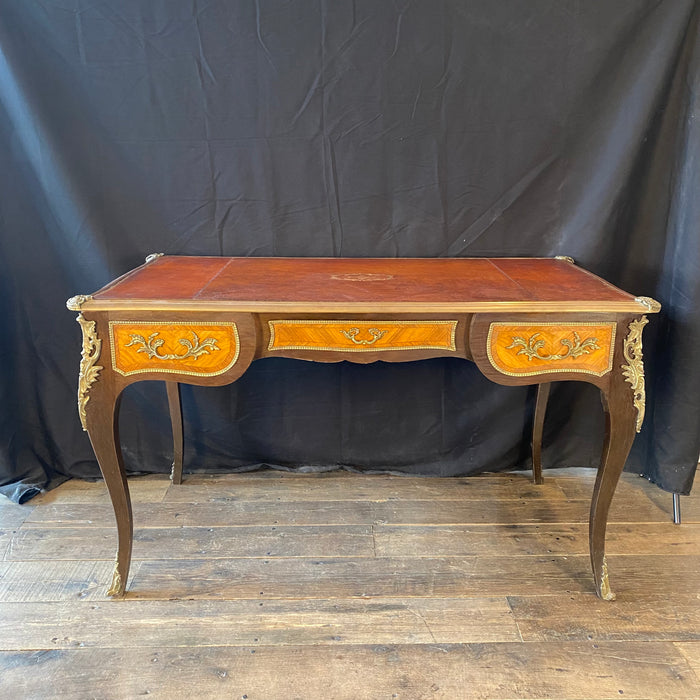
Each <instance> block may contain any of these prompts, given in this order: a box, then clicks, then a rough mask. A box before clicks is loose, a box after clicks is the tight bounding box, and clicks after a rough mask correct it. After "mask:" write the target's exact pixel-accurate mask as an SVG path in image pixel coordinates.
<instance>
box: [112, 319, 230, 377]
mask: <svg viewBox="0 0 700 700" xmlns="http://www.w3.org/2000/svg"><path fill="white" fill-rule="evenodd" d="M109 336H110V345H111V348H112V368H113V369H114V370H115V372H118V373H119V374H122V375H124V376H128V375H131V374H143V373H146V372H167V373H169V374H183V375H189V376H200V377H212V376H215V375H217V374H223V373H224V372H226V371H227V370H228V369H230V368H231V367H233V365H234V364H235V363H236V360H238V355H239V351H240V343H239V339H238V329H237V328H236V324H235V323H178V322H172V323H171V322H168V321H144V322H138V321H110V324H109Z"/></svg>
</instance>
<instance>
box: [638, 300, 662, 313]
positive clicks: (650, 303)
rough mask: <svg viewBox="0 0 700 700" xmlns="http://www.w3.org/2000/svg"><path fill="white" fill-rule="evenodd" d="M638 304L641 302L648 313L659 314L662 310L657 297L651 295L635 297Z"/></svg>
mask: <svg viewBox="0 0 700 700" xmlns="http://www.w3.org/2000/svg"><path fill="white" fill-rule="evenodd" d="M634 300H635V301H636V302H637V303H638V304H641V305H642V306H643V307H644V308H645V309H646V310H647V312H648V313H650V314H658V313H659V311H661V304H659V302H658V301H656V299H652V298H651V297H635V299H634Z"/></svg>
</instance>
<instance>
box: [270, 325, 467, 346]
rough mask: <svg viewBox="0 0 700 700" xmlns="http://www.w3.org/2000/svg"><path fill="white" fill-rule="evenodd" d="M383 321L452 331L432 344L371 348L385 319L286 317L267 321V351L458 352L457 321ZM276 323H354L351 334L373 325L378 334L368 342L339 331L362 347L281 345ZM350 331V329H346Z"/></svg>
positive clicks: (373, 329) (372, 329) (377, 338)
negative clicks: (445, 337)
mask: <svg viewBox="0 0 700 700" xmlns="http://www.w3.org/2000/svg"><path fill="white" fill-rule="evenodd" d="M384 322H385V323H387V324H391V325H392V326H421V325H425V326H450V334H449V343H433V344H423V345H384V346H379V347H368V346H370V345H371V344H372V343H374V342H375V341H376V340H379V338H381V337H382V336H383V335H384V332H382V330H381V329H379V328H376V326H381V324H382V320H374V321H372V320H370V321H367V320H361V321H355V320H351V319H325V320H324V319H284V320H275V321H268V322H267V325H268V327H269V329H270V340H269V342H268V345H267V349H268V350H272V351H283V350H317V351H321V352H387V351H389V350H449V351H451V352H454V351H456V349H457V346H456V342H455V338H456V335H457V324H458V323H459V322H458V321H442V320H435V321H434V320H431V319H424V320H423V319H422V320H416V321H394V320H391V319H384ZM275 324H285V325H305V326H306V325H314V326H316V325H320V326H338V325H343V326H352V327H351V328H350V329H349V331H348V332H349V333H350V334H353V335H356V334H354V333H353V332H354V331H355V330H358V332H359V328H360V327H367V326H369V325H371V326H372V328H371V329H368V332H370V333H371V335H372V336H374V335H375V334H374V333H372V331H374V332H375V333H378V334H379V335H377V336H376V337H375V338H374V339H373V340H368V341H366V342H362V341H358V340H354V338H351V337H350V335H348V334H347V333H346V331H345V330H341V331H340V332H341V333H342V334H343V335H345V337H346V338H348V339H349V340H352V341H353V342H354V343H355V344H356V345H360V346H361V347H344V346H341V345H336V346H316V345H282V346H275V341H276V338H275ZM346 330H347V329H346Z"/></svg>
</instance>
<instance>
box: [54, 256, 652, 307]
mask: <svg viewBox="0 0 700 700" xmlns="http://www.w3.org/2000/svg"><path fill="white" fill-rule="evenodd" d="M163 257H165V261H168V260H174V261H177V260H178V259H181V260H185V261H186V262H189V261H192V260H202V261H208V262H213V263H214V264H216V263H217V262H220V265H219V267H218V270H215V271H214V275H213V278H212V279H211V280H207V281H206V282H205V283H204V285H203V287H202V289H204V288H206V287H208V286H209V285H210V284H211V283H212V281H213V280H214V279H215V278H216V277H218V276H219V275H220V274H221V272H223V271H224V270H225V269H226V268H227V267H228V266H229V265H230V264H231V263H232V262H236V261H240V262H241V263H243V264H251V262H252V264H253V265H256V264H257V261H260V264H263V261H265V263H266V264H270V265H275V264H279V263H282V264H288V263H289V262H290V261H293V262H297V261H298V262H300V263H302V264H306V266H308V265H309V264H321V265H323V264H328V265H334V266H339V265H340V266H343V267H345V266H347V267H349V268H352V267H353V266H354V265H358V266H366V265H368V264H371V265H372V264H380V265H383V264H387V265H391V264H392V263H393V262H394V261H401V263H399V264H406V262H407V261H408V264H411V263H415V264H417V265H418V266H424V265H426V264H431V263H438V264H440V263H448V264H449V263H450V261H455V262H456V264H457V265H463V264H471V265H472V266H474V265H483V263H486V264H489V263H490V264H491V265H493V266H494V268H495V269H497V270H498V272H499V273H501V274H502V275H503V276H504V278H506V279H507V280H509V281H510V282H513V283H514V284H515V285H517V286H518V287H521V285H520V284H519V283H518V282H517V281H516V280H513V279H512V278H510V277H509V276H508V274H507V273H505V272H504V271H503V270H501V268H499V267H498V262H499V261H503V262H511V263H513V262H514V263H515V264H518V263H519V262H521V261H522V262H523V263H525V264H531V265H533V266H536V265H538V261H542V262H543V263H550V265H548V267H551V263H560V264H561V263H563V265H564V268H560V269H565V268H566V267H568V266H569V265H571V266H572V268H573V269H575V270H576V271H577V274H578V275H579V276H580V275H581V273H584V275H585V276H586V278H588V279H589V280H595V283H596V284H598V285H599V286H600V288H601V289H602V288H603V287H605V288H607V289H609V290H610V293H611V296H613V297H616V298H615V299H614V300H608V299H598V300H591V299H585V298H582V299H568V300H555V299H547V300H541V299H540V300H535V299H517V300H515V299H512V300H498V299H486V300H454V299H452V300H447V299H445V300H444V301H443V300H440V301H425V300H413V301H403V300H402V301H399V300H394V299H392V300H383V301H382V300H377V301H367V300H357V299H355V300H339V299H329V300H318V299H314V300H293V301H288V300H273V299H267V300H266V299H255V300H252V299H212V298H207V299H197V298H180V299H174V298H167V297H161V296H156V295H149V297H148V298H109V297H107V296H102V298H94V297H93V296H92V295H77V296H75V297H72V298H71V299H69V300H68V302H67V306H68V308H69V309H72V310H76V311H78V310H79V311H87V312H89V311H173V312H187V311H194V312H200V313H201V312H206V311H211V312H242V313H280V314H290V313H314V314H319V313H402V314H418V313H431V314H434V313H578V312H581V313H637V314H639V313H657V312H658V311H659V310H660V308H661V306H660V304H659V303H658V302H656V301H655V300H654V299H651V298H649V297H634V296H633V295H631V294H628V293H626V292H624V291H623V290H620V289H619V288H617V287H615V286H614V285H612V284H610V283H609V282H607V281H606V280H604V279H602V278H600V277H598V276H596V275H594V274H593V273H591V272H589V271H587V270H585V269H584V268H581V267H578V266H576V265H575V264H574V262H573V260H572V259H571V258H568V257H565V256H558V257H556V258H514V257H503V258H281V257H280V258H226V257H213V256H201V257H200V256H162V254H153V255H149V256H148V257H147V258H146V262H145V263H144V264H143V265H140V266H139V267H136V268H134V269H132V270H130V271H129V272H127V273H125V274H124V275H121V276H120V277H118V278H116V279H115V280H114V281H112V282H110V283H109V284H107V285H106V286H105V287H103V288H102V289H100V290H98V291H97V292H95V296H99V295H107V294H109V292H110V290H112V289H113V288H114V287H115V286H117V285H120V284H122V283H124V282H126V281H127V280H129V279H130V278H132V277H134V276H136V275H139V274H143V273H144V271H146V270H147V269H148V268H149V267H151V266H152V264H153V263H154V262H155V261H158V262H161V260H160V259H161V258H163ZM459 261H462V262H459ZM466 261H470V262H469V263H466ZM200 291H201V290H198V293H199V292H200ZM193 296H195V295H193Z"/></svg>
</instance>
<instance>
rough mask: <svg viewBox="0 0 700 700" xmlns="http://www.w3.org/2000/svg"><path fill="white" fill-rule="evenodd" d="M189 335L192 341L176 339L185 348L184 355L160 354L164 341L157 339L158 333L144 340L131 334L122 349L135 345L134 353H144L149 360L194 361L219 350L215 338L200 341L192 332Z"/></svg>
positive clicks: (136, 334)
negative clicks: (190, 359) (129, 340)
mask: <svg viewBox="0 0 700 700" xmlns="http://www.w3.org/2000/svg"><path fill="white" fill-rule="evenodd" d="M190 333H192V340H189V339H188V338H179V339H178V342H179V343H180V345H183V346H184V347H185V352H184V353H179V354H176V353H164V354H161V353H160V352H159V351H160V348H161V347H162V346H163V343H164V342H165V341H164V340H163V339H162V338H158V337H157V336H159V335H160V332H159V331H156V332H155V333H151V334H150V335H149V336H148V338H144V337H143V336H142V335H140V334H139V333H131V334H130V336H129V337H130V338H131V342H130V343H127V344H126V345H125V346H124V347H127V348H129V347H131V346H132V345H135V346H137V348H138V349H137V351H136V352H143V353H146V355H147V356H148V358H149V359H158V360H184V359H186V358H188V357H192V358H194V359H195V360H196V359H197V358H198V357H200V356H201V355H209V354H210V353H212V352H215V351H217V350H220V348H219V347H218V346H217V343H218V340H217V339H216V338H205V339H204V340H202V341H200V340H199V336H198V335H197V334H196V333H195V332H194V331H190Z"/></svg>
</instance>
